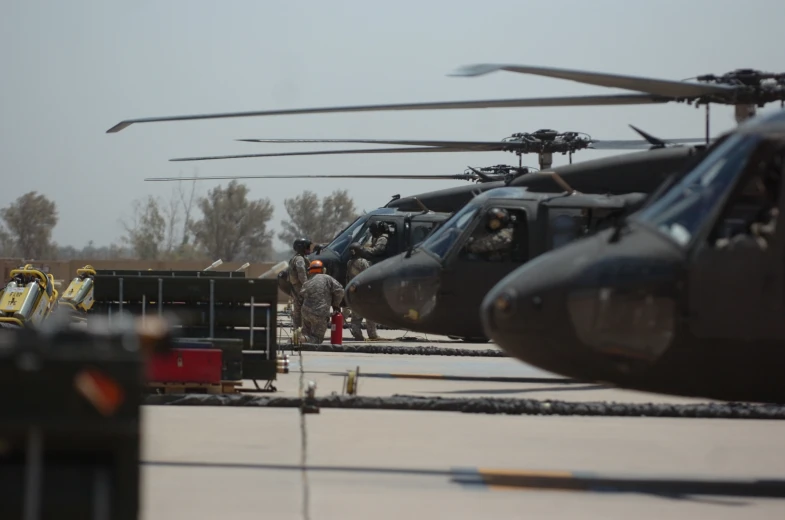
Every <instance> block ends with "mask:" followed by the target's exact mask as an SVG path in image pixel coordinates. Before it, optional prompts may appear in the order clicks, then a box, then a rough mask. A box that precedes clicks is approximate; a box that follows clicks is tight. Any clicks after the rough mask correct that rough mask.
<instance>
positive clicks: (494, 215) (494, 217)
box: [486, 208, 510, 231]
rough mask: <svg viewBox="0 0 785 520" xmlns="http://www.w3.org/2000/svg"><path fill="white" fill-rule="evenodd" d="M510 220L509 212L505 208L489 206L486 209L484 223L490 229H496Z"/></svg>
mask: <svg viewBox="0 0 785 520" xmlns="http://www.w3.org/2000/svg"><path fill="white" fill-rule="evenodd" d="M509 221H510V214H509V213H507V210H506V209H502V208H491V209H489V210H488V214H487V222H486V225H487V226H488V229H489V230H491V231H498V230H499V229H501V228H503V227H504V226H506V225H507V223H508V222H509Z"/></svg>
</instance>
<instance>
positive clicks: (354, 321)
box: [346, 244, 379, 341]
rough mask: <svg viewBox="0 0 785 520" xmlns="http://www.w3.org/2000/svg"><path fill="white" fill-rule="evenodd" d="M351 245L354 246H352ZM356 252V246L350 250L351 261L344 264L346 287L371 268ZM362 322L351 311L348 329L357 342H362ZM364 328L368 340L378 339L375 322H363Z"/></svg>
mask: <svg viewBox="0 0 785 520" xmlns="http://www.w3.org/2000/svg"><path fill="white" fill-rule="evenodd" d="M352 245H353V246H354V245H355V244H352ZM357 250H358V247H356V246H355V247H352V248H350V251H351V255H352V257H351V259H349V262H348V263H347V264H346V284H347V285H348V284H349V282H351V281H352V278H354V277H355V276H357V275H358V274H360V273H361V272H363V271H365V270H366V269H368V268H369V267H371V263H370V262H369V261H368V260H366V259H365V258H362V257H361V256H359V255H358V254H357ZM362 322H363V317H362V316H360V315H359V314H357V312H356V311H352V317H351V319H350V323H351V328H350V329H351V331H352V336H353V337H354V339H356V340H358V341H362V340H363V330H362ZM365 326H366V328H367V329H368V339H371V340H376V339H379V334H378V333H377V332H376V323H375V322H373V321H371V320H367V321H366V322H365Z"/></svg>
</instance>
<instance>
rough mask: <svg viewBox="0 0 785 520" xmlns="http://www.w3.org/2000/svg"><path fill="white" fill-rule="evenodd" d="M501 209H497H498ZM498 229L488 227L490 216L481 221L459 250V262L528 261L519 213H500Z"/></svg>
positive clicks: (524, 224)
mask: <svg viewBox="0 0 785 520" xmlns="http://www.w3.org/2000/svg"><path fill="white" fill-rule="evenodd" d="M499 209H501V208H499ZM501 212H502V213H501V214H500V215H499V216H500V217H501V219H502V220H503V221H504V222H503V223H502V224H501V227H499V228H498V229H493V227H494V226H489V223H490V222H492V221H493V220H494V219H493V216H492V215H488V216H486V217H485V218H484V219H483V220H481V221H480V222H479V223H478V224H477V226H476V228H475V229H474V231H473V232H472V234H471V236H470V237H469V239H468V241H467V242H466V244H465V245H464V247H463V249H462V250H461V258H463V259H465V260H470V261H485V262H504V261H513V262H525V261H526V260H528V245H529V236H528V222H527V220H526V212H525V211H524V210H522V209H509V208H505V209H501Z"/></svg>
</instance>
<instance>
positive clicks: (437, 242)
mask: <svg viewBox="0 0 785 520" xmlns="http://www.w3.org/2000/svg"><path fill="white" fill-rule="evenodd" d="M477 210H478V208H477V206H473V205H471V204H467V205H466V206H464V207H463V208H461V210H460V211H458V212H457V213H456V214H455V215H453V216H452V217H450V219H449V220H447V221H446V222H444V224H442V226H441V227H440V228H439V229H437V230H435V231H434V232H433V234H431V235H430V236H429V237H428V238H426V239H425V240H424V241H423V242H422V244H421V246H420V247H422V249H423V250H425V251H428V252H429V253H431V254H433V255H435V256H437V257H439V259H441V260H443V259H444V257H445V256H447V253H449V252H450V249H451V248H452V246H453V244H455V242H456V241H457V240H458V237H460V236H461V234H462V233H463V232H464V231H465V230H466V228H468V227H469V225H470V224H471V222H472V220H473V219H474V216H475V215H476V214H477Z"/></svg>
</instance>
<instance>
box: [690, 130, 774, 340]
mask: <svg viewBox="0 0 785 520" xmlns="http://www.w3.org/2000/svg"><path fill="white" fill-rule="evenodd" d="M783 159H785V140H779V141H764V142H762V143H761V144H760V145H759V146H758V148H756V149H755V150H754V151H753V154H752V155H751V156H750V159H749V161H748V162H747V165H746V166H745V170H744V172H743V173H742V175H741V176H740V179H739V182H738V184H737V185H736V186H734V188H733V190H732V192H731V193H730V196H729V197H728V198H727V199H726V200H725V201H724V203H723V205H722V208H721V209H720V210H719V211H718V212H717V213H714V214H713V215H712V216H713V217H714V220H713V221H712V222H711V224H710V227H707V228H706V229H705V230H704V232H703V233H702V234H701V235H700V236H698V237H696V239H695V240H696V245H695V249H694V251H693V253H692V255H691V259H690V265H689V267H688V271H687V274H688V279H687V284H688V289H687V296H688V303H687V310H688V316H689V326H690V329H691V331H692V332H693V334H695V336H697V337H699V338H728V339H733V340H773V339H785V287H783V285H784V284H785V277H784V276H783V271H784V270H785V240H784V239H785V222H783V220H782V217H781V215H782V213H783V211H785V207H783V202H785V195H784V193H783V188H785V183H783V182H782V176H783V173H785V172H783V163H784V162H785V161H783Z"/></svg>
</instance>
